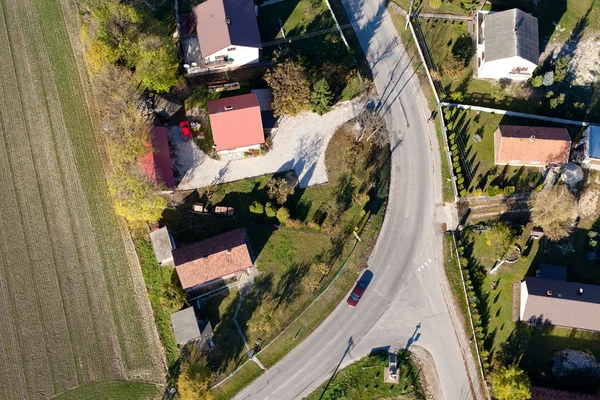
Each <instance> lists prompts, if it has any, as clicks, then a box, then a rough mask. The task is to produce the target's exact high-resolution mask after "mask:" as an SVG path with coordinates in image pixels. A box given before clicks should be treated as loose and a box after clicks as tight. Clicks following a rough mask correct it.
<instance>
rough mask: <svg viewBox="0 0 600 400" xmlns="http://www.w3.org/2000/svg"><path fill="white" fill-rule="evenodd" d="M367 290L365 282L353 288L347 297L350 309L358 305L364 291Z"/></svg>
mask: <svg viewBox="0 0 600 400" xmlns="http://www.w3.org/2000/svg"><path fill="white" fill-rule="evenodd" d="M366 288H367V283H366V282H358V283H357V284H356V286H354V290H352V293H350V297H348V301H347V302H348V305H349V306H350V307H355V306H356V304H358V301H359V300H360V298H361V297H362V295H363V293H364V292H365V289H366Z"/></svg>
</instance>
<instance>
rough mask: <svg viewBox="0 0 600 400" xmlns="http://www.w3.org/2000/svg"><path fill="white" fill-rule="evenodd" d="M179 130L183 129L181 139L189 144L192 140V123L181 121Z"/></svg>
mask: <svg viewBox="0 0 600 400" xmlns="http://www.w3.org/2000/svg"><path fill="white" fill-rule="evenodd" d="M179 128H180V129H181V139H182V140H183V141H184V142H187V141H188V140H190V139H191V138H192V128H191V127H190V123H189V122H188V121H181V122H180V123H179Z"/></svg>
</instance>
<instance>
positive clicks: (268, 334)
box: [151, 124, 389, 398]
mask: <svg viewBox="0 0 600 400" xmlns="http://www.w3.org/2000/svg"><path fill="white" fill-rule="evenodd" d="M352 126H353V125H352V124H345V125H342V126H341V127H340V128H339V129H338V130H337V131H336V133H335V134H333V136H332V138H331V141H330V142H329V147H328V148H327V151H326V152H325V154H323V159H324V163H325V165H326V166H327V172H328V175H329V179H330V181H329V183H327V184H324V185H319V186H313V187H308V188H303V187H300V186H299V187H296V189H295V192H294V194H293V195H291V196H290V197H289V198H288V200H287V201H286V202H285V204H284V205H283V206H285V207H286V208H287V209H288V210H289V213H290V220H288V221H287V222H285V223H279V222H278V221H277V219H276V218H274V217H272V216H269V215H267V214H266V213H265V212H264V211H263V210H262V209H260V211H257V210H250V208H249V206H250V205H252V204H253V203H255V202H256V203H260V204H262V205H263V206H264V205H266V204H267V203H268V202H270V201H271V202H273V203H275V202H274V201H273V200H270V199H269V198H268V196H267V184H268V182H269V181H270V180H271V178H273V175H271V174H269V175H261V176H257V177H254V178H248V179H243V180H239V181H234V182H229V183H224V184H220V185H215V186H211V187H209V188H208V191H207V190H198V191H191V192H186V193H182V195H183V196H184V197H183V198H182V199H181V202H180V203H179V205H178V206H177V207H176V208H171V209H167V210H165V212H164V213H163V218H162V219H161V221H160V224H161V225H166V226H168V227H169V231H170V233H171V234H172V235H173V237H174V239H175V241H176V243H177V245H178V246H182V245H185V244H189V243H193V242H195V241H197V240H201V239H204V238H207V237H210V236H214V235H215V234H218V233H222V232H226V231H229V230H231V229H234V228H240V227H244V228H245V229H246V230H247V232H248V236H249V238H250V242H251V246H252V250H253V253H254V254H255V256H256V264H257V266H258V271H259V275H258V276H257V277H256V278H255V281H254V282H255V283H254V287H253V289H252V291H250V292H249V293H247V294H245V295H244V296H243V297H241V298H240V296H239V295H238V292H237V289H235V288H230V289H228V290H225V291H223V292H220V293H218V294H216V295H214V296H211V297H208V298H206V299H205V300H204V299H202V300H200V301H199V302H198V303H197V304H195V305H198V306H199V307H200V310H201V312H203V313H204V315H205V316H206V317H208V318H209V319H210V320H211V322H212V324H213V329H214V332H215V336H214V339H213V340H214V343H215V347H214V348H213V349H212V350H211V351H210V352H209V353H208V360H207V361H208V364H209V365H210V367H211V369H212V371H213V373H214V375H215V377H216V379H217V381H218V380H220V379H222V378H223V377H224V376H225V375H226V374H228V373H230V372H232V371H233V370H235V369H236V368H237V367H239V366H240V365H241V364H242V363H243V362H245V361H246V360H247V356H246V354H245V353H246V349H245V348H244V345H243V342H242V339H241V337H240V335H239V334H238V332H237V330H236V329H235V326H234V324H233V314H234V312H235V310H236V308H237V307H238V302H239V307H240V308H239V311H238V315H237V321H238V323H239V324H240V327H241V329H242V331H243V332H244V335H245V337H246V339H247V341H248V343H250V344H253V343H255V342H256V340H257V339H258V338H261V339H262V341H263V347H264V348H265V349H264V351H263V352H261V353H260V355H259V359H260V360H261V361H262V362H263V364H265V366H268V367H270V366H272V365H274V364H275V363H276V362H277V360H279V359H280V358H281V357H283V356H284V355H285V354H286V353H287V352H288V351H289V350H290V349H291V348H292V347H293V345H294V344H296V343H298V342H300V341H301V339H302V338H303V337H305V336H306V335H308V334H309V333H310V332H311V331H312V330H313V329H314V328H316V326H317V325H318V324H319V322H320V321H321V320H322V319H323V318H324V317H325V316H326V315H327V314H328V313H329V312H330V311H331V310H332V309H333V307H335V306H336V305H337V304H338V303H339V301H340V300H341V298H342V297H343V296H344V295H345V294H346V293H347V291H348V290H349V288H350V287H351V285H352V284H353V283H354V280H355V279H356V276H357V274H358V273H359V272H360V271H361V269H362V267H363V265H364V261H365V260H366V257H368V254H369V252H370V249H371V246H372V245H373V244H374V241H375V239H376V237H377V233H378V232H379V228H380V227H381V224H382V222H383V214H384V212H385V199H386V198H387V187H388V179H389V175H388V160H387V152H388V151H387V146H386V147H383V148H380V147H379V146H377V145H371V144H370V143H366V142H359V143H355V142H354V140H353V139H352ZM341 149H344V150H341ZM292 174H293V172H292ZM286 175H287V176H288V177H289V174H286ZM275 176H283V175H282V174H279V175H275ZM350 177H353V179H349V178H350ZM199 200H202V201H204V202H209V203H210V204H213V205H225V206H230V207H233V208H234V209H235V219H228V218H222V217H217V216H212V215H200V214H195V213H192V212H190V211H188V210H190V209H191V205H192V204H193V203H195V202H197V201H199ZM276 207H277V205H276ZM355 227H356V228H357V229H359V231H358V232H359V234H361V235H362V239H363V241H362V242H361V243H360V244H359V245H358V246H355V240H354V239H353V236H352V232H353V230H354V229H355ZM355 247H356V248H355ZM353 250H354V251H353ZM342 267H344V270H343V273H341V275H339V279H338V278H337V273H338V271H341V270H340V269H341V268H342ZM167 280H168V273H167ZM334 281H335V282H334ZM332 282H334V283H333V284H332V286H331V287H330V288H329V290H328V292H327V295H326V296H322V297H321V299H320V300H319V301H318V302H316V303H314V304H313V305H312V306H310V307H309V305H310V304H311V303H313V300H314V299H315V297H316V295H317V294H318V293H320V292H321V291H322V290H323V289H324V288H325V287H326V286H327V285H329V284H330V283H332ZM151 293H152V292H151ZM151 297H152V296H151ZM153 304H154V302H153ZM307 308H308V309H309V311H307V312H305V313H304V314H303V315H302V317H301V318H300V319H298V320H297V321H296V322H295V323H294V325H296V324H297V325H298V327H297V328H296V327H295V326H294V327H289V328H288V325H289V324H290V323H291V322H292V321H293V320H294V319H295V318H296V317H298V316H299V315H300V314H301V313H302V312H303V311H304V310H306V309H307ZM286 328H287V330H285V329H286ZM282 330H285V333H284V334H283V335H282V336H281V337H280V338H279V339H277V340H276V341H275V342H273V343H272V344H271V341H272V340H273V339H274V338H275V337H276V336H277V335H278V334H279V333H281V332H282ZM171 335H172V333H171ZM290 335H292V336H290ZM266 344H268V346H266ZM255 369H256V368H255V365H253V364H252V365H251V364H247V365H246V366H244V367H243V369H242V370H241V371H243V372H240V375H239V376H238V375H236V376H235V377H234V378H232V379H231V380H229V381H227V382H226V383H225V384H223V385H221V386H219V388H218V389H216V391H215V397H217V398H224V397H225V396H226V394H227V393H232V392H235V391H237V390H239V389H240V388H241V387H242V386H243V385H244V384H247V382H240V379H241V380H245V379H248V380H251V379H253V378H255V377H256V376H257V374H256V372H257V371H255V372H253V370H255Z"/></svg>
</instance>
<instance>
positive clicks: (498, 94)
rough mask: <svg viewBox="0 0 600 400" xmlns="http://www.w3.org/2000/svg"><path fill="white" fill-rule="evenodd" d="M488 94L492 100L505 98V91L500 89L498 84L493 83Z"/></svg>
mask: <svg viewBox="0 0 600 400" xmlns="http://www.w3.org/2000/svg"><path fill="white" fill-rule="evenodd" d="M490 96H492V99H494V101H502V100H504V99H505V98H506V93H504V89H502V87H501V86H500V85H494V87H493V88H492V91H491V92H490Z"/></svg>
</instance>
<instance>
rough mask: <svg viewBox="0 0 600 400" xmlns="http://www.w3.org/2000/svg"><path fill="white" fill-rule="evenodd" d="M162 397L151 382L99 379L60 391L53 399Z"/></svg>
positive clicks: (96, 399) (135, 399)
mask: <svg viewBox="0 0 600 400" xmlns="http://www.w3.org/2000/svg"><path fill="white" fill-rule="evenodd" d="M159 397H160V389H159V388H158V386H156V385H153V384H151V383H142V382H133V381H97V382H91V383H87V384H85V385H82V386H79V387H77V388H75V389H72V390H69V391H66V392H63V393H60V394H58V395H56V396H54V397H52V399H53V400H80V399H95V400H113V399H129V400H150V399H157V398H159Z"/></svg>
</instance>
